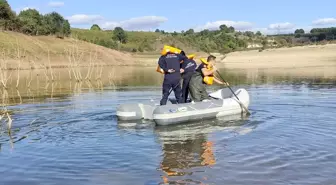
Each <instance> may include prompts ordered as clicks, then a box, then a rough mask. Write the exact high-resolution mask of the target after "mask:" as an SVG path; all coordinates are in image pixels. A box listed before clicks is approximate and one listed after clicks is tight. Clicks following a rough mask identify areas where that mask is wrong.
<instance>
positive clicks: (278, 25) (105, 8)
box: [8, 0, 336, 33]
mask: <svg viewBox="0 0 336 185" xmlns="http://www.w3.org/2000/svg"><path fill="white" fill-rule="evenodd" d="M8 2H9V4H10V5H11V7H12V9H13V10H15V11H17V12H19V11H20V10H22V9H25V8H35V9H37V10H39V11H40V12H41V13H43V14H45V13H48V12H51V11H57V12H59V13H61V14H62V15H63V16H64V17H65V18H67V19H68V20H69V21H70V23H71V26H72V27H79V28H89V27H90V26H91V25H92V24H94V23H96V24H98V25H100V26H101V27H102V28H107V29H113V28H114V27H115V26H121V27H123V28H124V29H127V30H155V29H156V28H158V29H163V30H166V31H175V30H176V31H181V30H187V29H189V28H193V29H195V30H202V29H210V30H213V29H217V28H218V27H219V25H221V24H227V25H231V26H233V27H235V28H236V29H238V30H242V31H245V30H252V31H257V30H259V31H262V32H263V33H286V32H293V31H294V30H295V29H296V28H303V29H305V30H307V31H309V30H310V29H311V28H312V27H330V26H336V15H335V7H336V1H335V0H319V1H312V0H311V1H310V2H309V1H294V0H281V1H280V0H278V1H269V0H268V1H266V0H253V1H247V0H245V1H242V0H236V1H226V0H207V1H195V0H183V1H170V2H172V4H171V5H164V4H165V3H166V2H169V1H154V0H143V1H136V0H110V1H108V0H96V1H87V0H63V1H62V0H60V1H46V0H8ZM175 2H176V4H173V3H175Z"/></svg>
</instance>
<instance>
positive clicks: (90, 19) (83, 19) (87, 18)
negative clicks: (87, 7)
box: [66, 14, 104, 24]
mask: <svg viewBox="0 0 336 185" xmlns="http://www.w3.org/2000/svg"><path fill="white" fill-rule="evenodd" d="M66 19H68V20H69V22H70V24H93V23H96V22H98V21H102V20H104V17H102V16H101V15H85V14H76V15H72V16H70V17H67V18H66Z"/></svg>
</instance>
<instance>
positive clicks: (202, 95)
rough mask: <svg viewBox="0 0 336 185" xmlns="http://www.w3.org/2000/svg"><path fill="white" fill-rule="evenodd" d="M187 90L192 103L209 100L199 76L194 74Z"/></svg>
mask: <svg viewBox="0 0 336 185" xmlns="http://www.w3.org/2000/svg"><path fill="white" fill-rule="evenodd" d="M189 90H190V96H191V99H192V100H193V101H194V102H200V101H203V100H205V99H209V95H208V92H207V91H206V85H205V84H204V83H203V78H202V76H201V75H197V74H194V75H193V76H192V77H191V79H190V83H189Z"/></svg>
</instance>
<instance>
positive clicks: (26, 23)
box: [18, 9, 42, 35]
mask: <svg viewBox="0 0 336 185" xmlns="http://www.w3.org/2000/svg"><path fill="white" fill-rule="evenodd" d="M18 18H19V19H20V21H21V22H22V24H23V25H22V28H21V31H22V32H23V33H26V34H30V35H38V30H39V28H40V27H41V25H42V15H41V14H40V13H39V12H38V11H37V10H35V9H28V10H23V11H21V12H20V14H19V16H18Z"/></svg>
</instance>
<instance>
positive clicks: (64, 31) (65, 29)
mask: <svg viewBox="0 0 336 185" xmlns="http://www.w3.org/2000/svg"><path fill="white" fill-rule="evenodd" d="M62 34H63V35H64V36H69V35H70V34H71V26H70V23H69V21H68V20H65V21H64V22H63V29H62Z"/></svg>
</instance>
